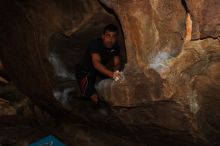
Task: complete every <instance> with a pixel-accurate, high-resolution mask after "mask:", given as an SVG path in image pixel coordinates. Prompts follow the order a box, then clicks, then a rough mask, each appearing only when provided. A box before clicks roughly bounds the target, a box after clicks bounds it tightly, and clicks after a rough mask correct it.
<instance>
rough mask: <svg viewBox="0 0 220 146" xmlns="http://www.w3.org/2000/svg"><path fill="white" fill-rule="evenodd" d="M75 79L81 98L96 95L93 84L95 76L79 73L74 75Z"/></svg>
mask: <svg viewBox="0 0 220 146" xmlns="http://www.w3.org/2000/svg"><path fill="white" fill-rule="evenodd" d="M76 78H77V81H78V84H79V87H80V90H81V93H82V96H85V97H88V98H89V97H91V96H92V95H93V94H95V93H96V89H95V83H96V76H94V75H90V74H89V73H87V72H83V71H81V72H79V73H77V74H76Z"/></svg>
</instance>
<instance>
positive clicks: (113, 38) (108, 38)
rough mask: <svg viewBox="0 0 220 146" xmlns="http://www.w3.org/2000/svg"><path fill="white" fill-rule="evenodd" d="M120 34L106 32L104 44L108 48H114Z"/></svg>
mask: <svg viewBox="0 0 220 146" xmlns="http://www.w3.org/2000/svg"><path fill="white" fill-rule="evenodd" d="M117 39H118V34H117V32H111V31H106V32H105V34H103V35H102V42H103V45H104V46H105V47H106V48H112V47H113V46H114V45H115V43H116V42H117Z"/></svg>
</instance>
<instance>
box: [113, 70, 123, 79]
mask: <svg viewBox="0 0 220 146" xmlns="http://www.w3.org/2000/svg"><path fill="white" fill-rule="evenodd" d="M113 79H114V81H116V82H117V81H121V80H122V74H121V72H120V71H118V70H116V71H115V72H114V73H113Z"/></svg>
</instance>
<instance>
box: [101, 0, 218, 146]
mask: <svg viewBox="0 0 220 146" xmlns="http://www.w3.org/2000/svg"><path fill="white" fill-rule="evenodd" d="M101 1H102V2H103V3H104V4H105V5H106V6H108V7H110V8H112V9H113V10H114V11H115V12H116V14H117V16H118V17H119V19H120V22H121V24H122V28H123V31H124V34H125V42H126V49H127V54H128V56H127V57H128V63H127V64H126V67H125V69H124V76H125V80H124V81H122V82H121V83H115V82H113V83H112V82H109V81H103V82H101V83H100V86H102V87H101V88H99V89H100V90H99V92H100V94H101V95H102V96H103V97H104V98H105V100H107V101H108V102H109V103H111V104H112V105H113V106H119V107H120V106H123V107H136V106H143V105H151V104H156V103H158V104H159V103H161V102H165V103H166V104H167V109H166V110H171V109H172V110H171V111H170V114H169V116H171V117H173V118H174V119H176V122H175V123H176V124H177V123H181V121H182V120H183V119H184V118H183V119H182V120H180V119H178V117H176V116H177V114H173V113H172V111H173V112H174V111H179V110H180V111H181V112H179V114H182V115H186V117H185V118H186V121H188V122H187V123H188V125H189V127H187V128H186V127H185V128H183V129H188V130H189V131H191V132H192V133H193V135H194V136H195V137H203V138H202V139H203V140H204V141H206V140H207V139H208V141H209V143H210V144H211V145H214V144H216V145H218V144H219V140H218V139H219V136H220V135H219V134H218V132H219V130H218V129H219V126H218V125H217V123H218V122H219V117H220V116H219V114H218V111H219V95H220V94H219V90H218V89H219V87H220V86H219V77H220V74H219V51H220V41H219V35H220V34H219V21H220V19H219V17H218V16H219V10H218V9H219V8H220V5H219V2H218V1H217V0H212V1H209V2H208V1H199V2H198V1H190V0H189V1H188V0H185V1H184V0H182V1H180V0H171V1H156V0H140V1H138V2H137V1H135V0H130V1H126V2H125V1H116V0H111V1H108V0H101ZM103 87H104V88H103ZM173 103H175V104H176V105H177V106H176V107H175V108H173V107H172V104H173ZM169 104H170V107H169ZM157 109H158V107H157V108H156V107H151V108H150V109H149V111H154V112H152V113H149V112H146V113H145V116H147V115H148V116H149V115H150V116H155V112H156V111H157ZM116 113H117V112H116ZM118 113H119V112H118ZM126 113H127V112H126ZM136 114H138V113H136ZM128 115H129V117H132V116H134V115H132V114H128ZM128 115H126V116H128ZM165 115H166V114H165V113H163V112H162V110H161V112H160V114H159V119H157V120H154V121H153V123H157V121H160V122H161V121H163V122H162V123H166V122H167V121H170V122H171V121H172V120H170V119H167V118H162V117H164V116H165ZM120 116H121V117H126V116H125V113H123V114H120ZM134 119H137V118H134ZM125 121H126V120H125ZM138 122H140V123H141V120H140V121H138ZM138 122H137V123H138ZM162 123H160V124H159V125H160V126H164V127H170V128H171V127H172V126H171V125H163V124H162ZM180 125H181V124H180ZM178 127H181V126H177V127H172V128H174V129H178Z"/></svg>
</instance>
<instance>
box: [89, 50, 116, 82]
mask: <svg viewBox="0 0 220 146" xmlns="http://www.w3.org/2000/svg"><path fill="white" fill-rule="evenodd" d="M92 63H93V66H94V67H95V69H97V70H98V71H99V72H101V73H103V74H105V75H106V76H108V77H110V78H112V77H113V74H114V73H113V72H112V71H110V70H108V69H107V68H106V67H105V66H104V65H103V64H102V63H101V57H100V55H99V54H98V53H92Z"/></svg>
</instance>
